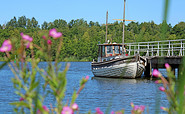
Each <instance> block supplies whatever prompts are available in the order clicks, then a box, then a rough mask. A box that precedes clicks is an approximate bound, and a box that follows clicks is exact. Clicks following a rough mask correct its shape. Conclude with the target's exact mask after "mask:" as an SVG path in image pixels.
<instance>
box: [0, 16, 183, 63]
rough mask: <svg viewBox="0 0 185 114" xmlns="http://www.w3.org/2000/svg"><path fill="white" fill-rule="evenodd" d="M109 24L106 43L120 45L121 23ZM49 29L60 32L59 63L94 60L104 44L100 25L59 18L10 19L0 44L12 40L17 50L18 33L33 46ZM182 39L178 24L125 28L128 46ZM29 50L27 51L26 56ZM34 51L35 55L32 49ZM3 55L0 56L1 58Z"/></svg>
mask: <svg viewBox="0 0 185 114" xmlns="http://www.w3.org/2000/svg"><path fill="white" fill-rule="evenodd" d="M111 24H112V25H109V26H108V40H109V41H111V42H117V43H121V41H122V28H123V26H122V24H123V23H122V22H118V21H116V22H114V23H111ZM164 26H165V27H164ZM52 28H56V29H57V31H59V32H62V33H63V46H62V49H61V50H62V51H61V54H60V60H61V61H64V60H68V61H74V60H83V61H92V59H95V58H97V51H98V47H97V44H98V43H104V42H105V34H106V26H104V25H100V24H99V23H98V22H92V21H90V22H89V23H87V21H85V20H83V19H77V20H71V21H70V22H69V23H67V22H66V21H65V20H63V19H56V20H54V21H53V22H44V23H43V24H41V25H39V24H38V21H37V20H36V19H35V18H34V17H33V18H31V19H29V18H26V17H25V16H22V17H19V18H18V19H17V18H16V17H14V18H13V19H11V20H10V21H9V22H7V23H6V24H4V25H0V38H1V40H0V44H2V43H3V41H4V40H5V39H12V40H16V41H17V42H16V43H15V44H14V45H15V46H17V47H18V45H19V43H20V42H19V41H20V39H21V36H20V33H21V32H23V33H25V34H28V35H30V36H31V37H33V39H34V43H36V44H37V45H40V43H41V42H42V40H43V39H42V35H44V34H46V33H48V31H49V29H52ZM163 33H165V34H163ZM183 38H185V22H180V23H178V24H176V25H175V26H174V27H172V26H171V24H167V23H166V22H163V23H161V24H159V25H157V24H155V23H154V22H153V21H151V22H143V23H138V22H130V23H129V24H128V25H126V26H125V42H128V43H129V42H141V41H142V42H145V41H158V40H172V39H183ZM57 43H58V42H54V40H53V47H52V50H53V57H55V54H54V53H55V51H56V50H55V48H56V45H57ZM29 51H30V50H27V52H28V53H29ZM34 51H35V52H37V50H36V49H35V50H34ZM4 55H5V54H3V53H0V56H1V57H3V56H4Z"/></svg>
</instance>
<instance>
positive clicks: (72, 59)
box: [0, 57, 92, 62]
mask: <svg viewBox="0 0 185 114" xmlns="http://www.w3.org/2000/svg"><path fill="white" fill-rule="evenodd" d="M5 61H6V60H5V58H4V57H0V62H5ZM14 61H15V62H16V59H14ZM25 61H27V62H30V61H31V58H26V59H25ZM39 61H40V62H46V61H44V60H42V59H41V60H39ZM53 62H54V61H53ZM59 62H92V61H89V60H88V58H82V59H78V58H76V57H68V58H64V59H63V60H61V61H60V60H59Z"/></svg>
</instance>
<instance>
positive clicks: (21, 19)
mask: <svg viewBox="0 0 185 114" xmlns="http://www.w3.org/2000/svg"><path fill="white" fill-rule="evenodd" d="M26 21H27V19H26V17H25V16H21V17H19V19H18V27H22V28H26Z"/></svg>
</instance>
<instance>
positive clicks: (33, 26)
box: [31, 17, 38, 28]
mask: <svg viewBox="0 0 185 114" xmlns="http://www.w3.org/2000/svg"><path fill="white" fill-rule="evenodd" d="M31 24H32V28H38V21H37V20H36V19H35V18H34V17H32V19H31Z"/></svg>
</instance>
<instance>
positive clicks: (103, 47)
mask: <svg viewBox="0 0 185 114" xmlns="http://www.w3.org/2000/svg"><path fill="white" fill-rule="evenodd" d="M104 56H105V46H102V57H104Z"/></svg>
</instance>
